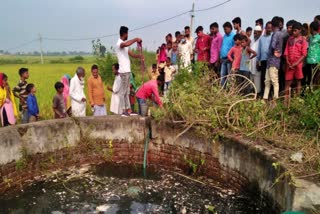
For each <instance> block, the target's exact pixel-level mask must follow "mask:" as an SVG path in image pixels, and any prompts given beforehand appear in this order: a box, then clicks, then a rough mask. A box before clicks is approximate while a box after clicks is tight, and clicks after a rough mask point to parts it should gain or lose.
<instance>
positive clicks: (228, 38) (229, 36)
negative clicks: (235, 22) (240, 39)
mask: <svg viewBox="0 0 320 214" xmlns="http://www.w3.org/2000/svg"><path fill="white" fill-rule="evenodd" d="M223 29H224V32H225V35H224V36H223V41H222V46H221V51H220V58H221V86H222V87H225V82H226V78H225V76H227V75H228V74H230V70H231V62H230V61H229V60H228V57H227V56H228V52H229V51H230V49H231V48H232V47H233V45H234V41H233V37H234V33H233V32H232V25H231V23H230V22H226V23H224V25H223Z"/></svg>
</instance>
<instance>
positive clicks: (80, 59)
mask: <svg viewBox="0 0 320 214" xmlns="http://www.w3.org/2000/svg"><path fill="white" fill-rule="evenodd" d="M69 61H70V62H72V63H75V62H83V61H84V57H83V56H75V57H72V58H70V59H69Z"/></svg>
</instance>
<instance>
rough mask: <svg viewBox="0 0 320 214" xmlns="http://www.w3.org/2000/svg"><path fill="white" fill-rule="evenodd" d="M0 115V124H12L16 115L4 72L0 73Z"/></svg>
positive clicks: (12, 97)
mask: <svg viewBox="0 0 320 214" xmlns="http://www.w3.org/2000/svg"><path fill="white" fill-rule="evenodd" d="M0 115H1V123H2V126H10V125H14V124H15V123H16V117H17V116H18V113H17V108H16V104H15V101H14V96H13V93H12V92H11V91H10V87H9V84H8V77H7V75H5V74H4V73H0Z"/></svg>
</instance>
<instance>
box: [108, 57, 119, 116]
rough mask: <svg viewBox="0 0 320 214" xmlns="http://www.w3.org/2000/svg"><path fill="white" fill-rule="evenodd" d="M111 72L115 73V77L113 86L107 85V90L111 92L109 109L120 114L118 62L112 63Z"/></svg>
mask: <svg viewBox="0 0 320 214" xmlns="http://www.w3.org/2000/svg"><path fill="white" fill-rule="evenodd" d="M112 72H113V74H114V75H115V79H114V82H113V87H112V88H110V87H108V90H109V91H111V92H112V96H111V102H110V111H111V112H112V113H114V114H122V109H121V106H120V97H119V91H120V85H121V77H120V75H119V64H118V63H115V64H113V65H112Z"/></svg>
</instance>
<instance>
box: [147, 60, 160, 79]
mask: <svg viewBox="0 0 320 214" xmlns="http://www.w3.org/2000/svg"><path fill="white" fill-rule="evenodd" d="M159 75H160V74H159V71H158V67H157V64H152V67H151V71H150V72H149V79H150V80H156V79H157V78H158V76H159Z"/></svg>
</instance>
